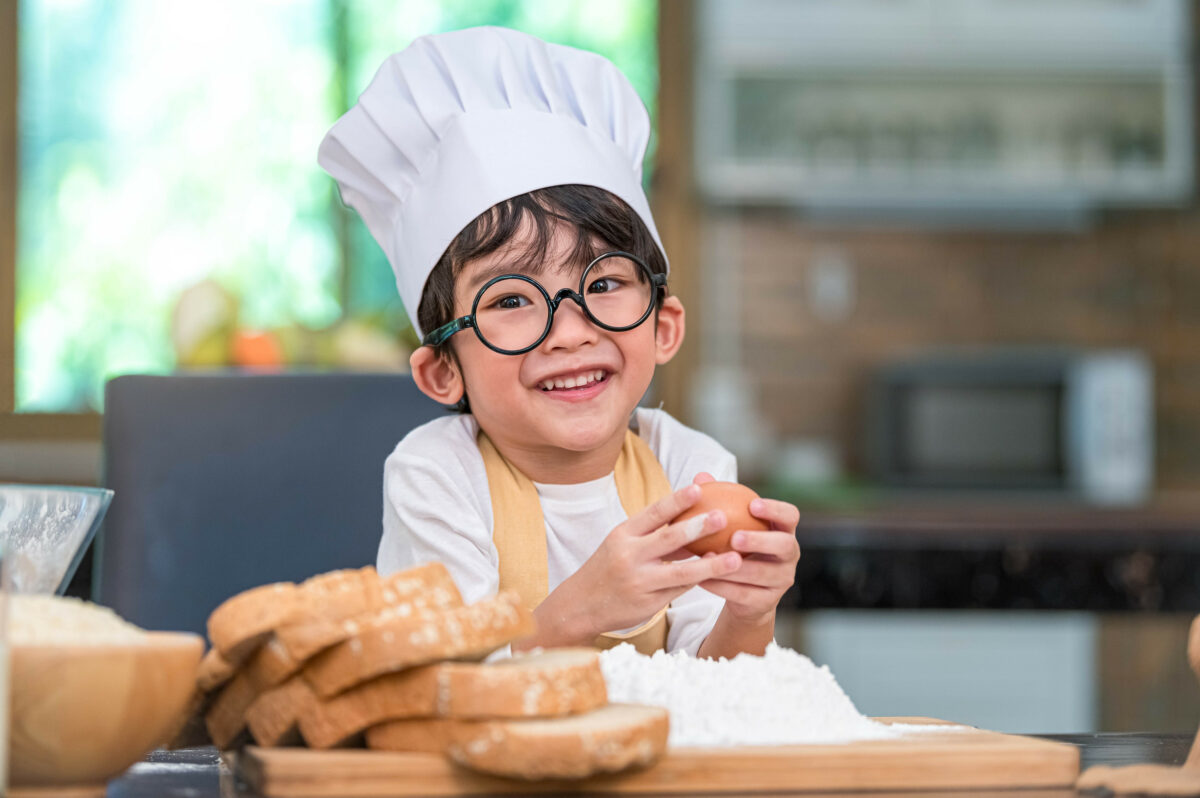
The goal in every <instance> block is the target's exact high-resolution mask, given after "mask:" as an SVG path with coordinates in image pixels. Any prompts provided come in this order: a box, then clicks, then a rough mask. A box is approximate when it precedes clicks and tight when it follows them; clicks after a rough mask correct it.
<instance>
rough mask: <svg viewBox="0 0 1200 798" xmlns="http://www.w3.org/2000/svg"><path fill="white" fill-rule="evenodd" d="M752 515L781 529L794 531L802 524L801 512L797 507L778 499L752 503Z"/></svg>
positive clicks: (757, 500) (758, 500) (760, 500)
mask: <svg viewBox="0 0 1200 798" xmlns="http://www.w3.org/2000/svg"><path fill="white" fill-rule="evenodd" d="M750 515H752V516H754V517H755V518H761V519H762V520H764V521H769V522H770V523H772V524H774V525H775V526H776V527H778V528H779V529H782V530H785V531H788V532H790V531H792V530H794V529H795V528H796V524H798V523H800V510H799V509H797V507H796V505H794V504H788V503H787V502H781V501H778V500H776V499H755V500H754V501H752V502H750Z"/></svg>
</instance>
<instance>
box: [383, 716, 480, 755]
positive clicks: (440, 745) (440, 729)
mask: <svg viewBox="0 0 1200 798" xmlns="http://www.w3.org/2000/svg"><path fill="white" fill-rule="evenodd" d="M487 722H488V721H480V720H455V719H454V718H408V719H404V720H389V721H386V722H384V723H379V724H376V725H374V726H371V727H369V728H367V729H366V731H365V732H364V737H365V739H366V743H367V748H372V749H374V750H376V751H419V752H421V753H426V754H445V753H446V749H447V748H449V747H450V743H451V742H452V741H453V739H454V734H455V731H456V729H458V727H460V726H467V727H469V726H479V725H481V724H484V723H487ZM459 733H463V732H461V731H460V732H459Z"/></svg>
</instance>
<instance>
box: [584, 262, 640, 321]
mask: <svg viewBox="0 0 1200 798" xmlns="http://www.w3.org/2000/svg"><path fill="white" fill-rule="evenodd" d="M583 301H584V302H585V303H587V308H588V311H589V312H590V313H591V314H592V316H594V317H595V318H596V320H597V321H599V322H600V323H601V324H604V325H606V326H608V327H629V326H631V325H634V324H637V322H638V321H639V320H640V319H641V318H642V316H644V315H645V314H646V311H647V310H648V309H649V308H650V303H651V302H653V301H654V286H653V284H652V283H651V282H650V274H649V272H648V271H647V270H646V269H645V268H643V267H642V265H641V264H640V263H638V262H637V261H635V260H632V259H631V258H626V257H622V256H619V255H614V256H612V257H608V258H605V259H604V260H599V261H596V262H595V263H594V264H592V267H591V268H590V269H589V270H588V272H587V274H585V275H584V278H583Z"/></svg>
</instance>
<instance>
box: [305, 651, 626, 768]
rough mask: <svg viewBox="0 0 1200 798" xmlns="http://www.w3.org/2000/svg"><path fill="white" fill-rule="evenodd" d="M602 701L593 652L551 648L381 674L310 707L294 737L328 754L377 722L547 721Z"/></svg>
mask: <svg viewBox="0 0 1200 798" xmlns="http://www.w3.org/2000/svg"><path fill="white" fill-rule="evenodd" d="M607 698H608V696H607V691H606V689H605V685H604V674H603V672H602V671H601V670H600V658H599V655H598V654H597V652H596V651H594V650H592V649H583V648H563V649H551V650H548V651H540V652H537V653H533V654H524V655H520V656H517V657H513V658H512V659H507V660H503V661H501V662H498V663H495V664H487V665H481V664H471V663H462V662H442V663H437V664H433V665H423V666H419V667H416V668H408V669H406V670H403V671H399V672H397V673H390V674H385V675H383V676H379V677H377V678H375V679H371V680H370V681H367V682H363V683H362V684H360V685H358V686H356V687H352V688H351V689H349V690H347V691H345V692H343V693H339V694H338V695H336V696H333V697H332V698H328V699H323V700H316V701H314V702H311V703H310V704H309V705H308V706H307V708H306V710H305V711H304V712H303V713H301V715H300V731H301V734H302V735H303V737H304V740H305V742H307V743H308V744H309V746H311V747H313V748H331V747H334V746H338V745H344V744H345V743H347V742H349V741H350V740H352V739H353V738H355V737H356V736H357V735H358V734H359V733H361V732H362V731H363V730H364V729H366V728H368V727H370V726H374V725H376V724H378V723H382V722H384V721H390V720H396V719H404V718H416V717H426V716H441V717H452V718H520V717H552V716H556V715H565V714H569V713H575V712H586V711H588V710H591V709H595V708H596V707H599V706H602V705H603V704H604V703H605V701H607ZM438 750H440V749H438Z"/></svg>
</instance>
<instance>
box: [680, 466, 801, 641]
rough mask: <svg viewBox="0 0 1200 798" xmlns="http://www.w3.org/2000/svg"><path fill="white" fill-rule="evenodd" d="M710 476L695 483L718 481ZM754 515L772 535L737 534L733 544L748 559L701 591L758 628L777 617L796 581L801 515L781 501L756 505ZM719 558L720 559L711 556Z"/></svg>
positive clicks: (706, 583) (752, 508)
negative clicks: (777, 610)
mask: <svg viewBox="0 0 1200 798" xmlns="http://www.w3.org/2000/svg"><path fill="white" fill-rule="evenodd" d="M712 481H713V477H712V476H711V475H710V474H703V473H702V474H698V475H697V476H696V479H695V482H696V483H697V484H700V483H703V482H712ZM750 514H751V515H753V516H754V517H755V518H761V519H762V520H764V521H766V522H767V523H768V524H770V525H771V531H769V532H761V531H756V530H749V529H743V530H738V531H736V532H734V534H733V538H732V539H731V540H730V544H731V545H732V546H733V550H734V551H737V552H740V553H741V554H742V565H741V567H740V568H738V570H736V571H734V572H733V573H731V574H729V575H727V576H725V577H723V578H721V579H708V580H705V581H703V582H701V583H700V587H702V588H704V589H705V590H707V591H709V592H710V593H714V594H716V595H718V596H720V597H721V598H723V599H725V611H726V612H728V613H730V614H731V615H732V616H733V617H734V618H736V619H737V620H738V621H741V622H742V623H746V624H758V623H761V622H762V621H763V620H764V619H767V618H770V617H773V616H774V613H775V608H776V606H777V605H778V604H779V599H780V598H781V597H782V596H783V594H784V593H785V592H786V591H787V589H788V588H789V587H791V586H792V583H793V582H795V581H796V563H797V562H799V560H800V544H799V543H797V542H796V524H798V523H799V522H800V511H799V510H798V509H797V508H796V506H795V505H792V504H788V503H787V502H781V501H776V500H775V499H755V500H754V501H752V502H750ZM705 556H706V557H715V556H716V555H715V554H706V555H705Z"/></svg>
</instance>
